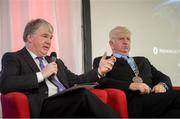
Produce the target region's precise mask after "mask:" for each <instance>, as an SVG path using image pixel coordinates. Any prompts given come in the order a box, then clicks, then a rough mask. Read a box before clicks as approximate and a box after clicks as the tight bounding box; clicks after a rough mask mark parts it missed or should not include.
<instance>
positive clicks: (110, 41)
mask: <svg viewBox="0 0 180 119" xmlns="http://www.w3.org/2000/svg"><path fill="white" fill-rule="evenodd" d="M109 45H110V46H111V48H112V47H113V41H112V40H109Z"/></svg>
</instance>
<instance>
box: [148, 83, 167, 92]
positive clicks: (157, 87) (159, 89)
mask: <svg viewBox="0 0 180 119" xmlns="http://www.w3.org/2000/svg"><path fill="white" fill-rule="evenodd" d="M151 92H154V93H165V92H166V89H165V87H164V85H163V84H162V83H158V84H157V85H155V86H154V87H153V89H152V90H151Z"/></svg>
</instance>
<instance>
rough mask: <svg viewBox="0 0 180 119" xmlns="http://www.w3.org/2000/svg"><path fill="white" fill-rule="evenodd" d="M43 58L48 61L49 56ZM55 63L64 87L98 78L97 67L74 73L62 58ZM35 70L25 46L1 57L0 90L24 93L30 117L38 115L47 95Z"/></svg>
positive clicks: (44, 85)
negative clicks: (85, 72)
mask: <svg viewBox="0 0 180 119" xmlns="http://www.w3.org/2000/svg"><path fill="white" fill-rule="evenodd" d="M45 58H46V60H47V61H48V62H49V61H50V57H48V56H47V57H45ZM56 63H57V65H58V73H57V77H58V79H59V80H60V81H61V82H62V83H63V84H64V86H65V87H66V88H69V87H71V86H73V85H74V84H79V83H84V82H94V81H97V80H98V79H99V78H98V76H97V69H95V70H92V71H90V72H88V73H87V74H84V75H76V74H74V73H72V72H71V71H70V70H68V69H67V67H66V66H65V65H64V63H63V62H62V60H60V59H58V60H56ZM36 72H39V68H38V66H37V65H36V63H35V62H34V60H33V58H32V57H31V55H30V54H29V52H28V51H27V50H26V48H23V49H21V50H19V51H17V52H13V53H6V54H4V56H3V58H2V75H1V79H0V91H1V92H2V93H8V92H13V91H19V92H23V93H25V94H26V95H27V96H28V99H29V104H30V110H31V116H32V117H38V116H39V113H40V110H41V106H42V103H43V100H44V99H45V98H47V97H48V88H47V85H46V83H45V81H43V82H41V83H38V80H37V76H36Z"/></svg>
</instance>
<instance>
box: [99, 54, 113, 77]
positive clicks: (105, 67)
mask: <svg viewBox="0 0 180 119" xmlns="http://www.w3.org/2000/svg"><path fill="white" fill-rule="evenodd" d="M106 56H107V53H106V52H105V53H104V55H103V56H102V58H101V60H100V62H99V67H98V73H99V74H100V75H101V76H104V75H105V74H106V73H107V72H109V71H111V70H112V68H113V65H114V63H115V62H116V58H115V57H114V56H111V57H110V58H109V59H106Z"/></svg>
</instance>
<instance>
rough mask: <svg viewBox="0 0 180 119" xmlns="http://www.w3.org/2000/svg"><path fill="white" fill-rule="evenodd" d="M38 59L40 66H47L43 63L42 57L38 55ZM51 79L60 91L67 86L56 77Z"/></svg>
mask: <svg viewBox="0 0 180 119" xmlns="http://www.w3.org/2000/svg"><path fill="white" fill-rule="evenodd" d="M37 59H38V60H39V66H40V68H41V70H42V69H43V68H44V67H45V66H44V64H43V58H42V57H37ZM49 81H50V82H51V83H53V84H54V85H55V86H56V87H57V89H58V92H61V91H63V90H64V89H65V87H64V86H63V84H62V83H61V82H59V81H57V80H56V79H55V78H54V77H53V78H51V79H49Z"/></svg>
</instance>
